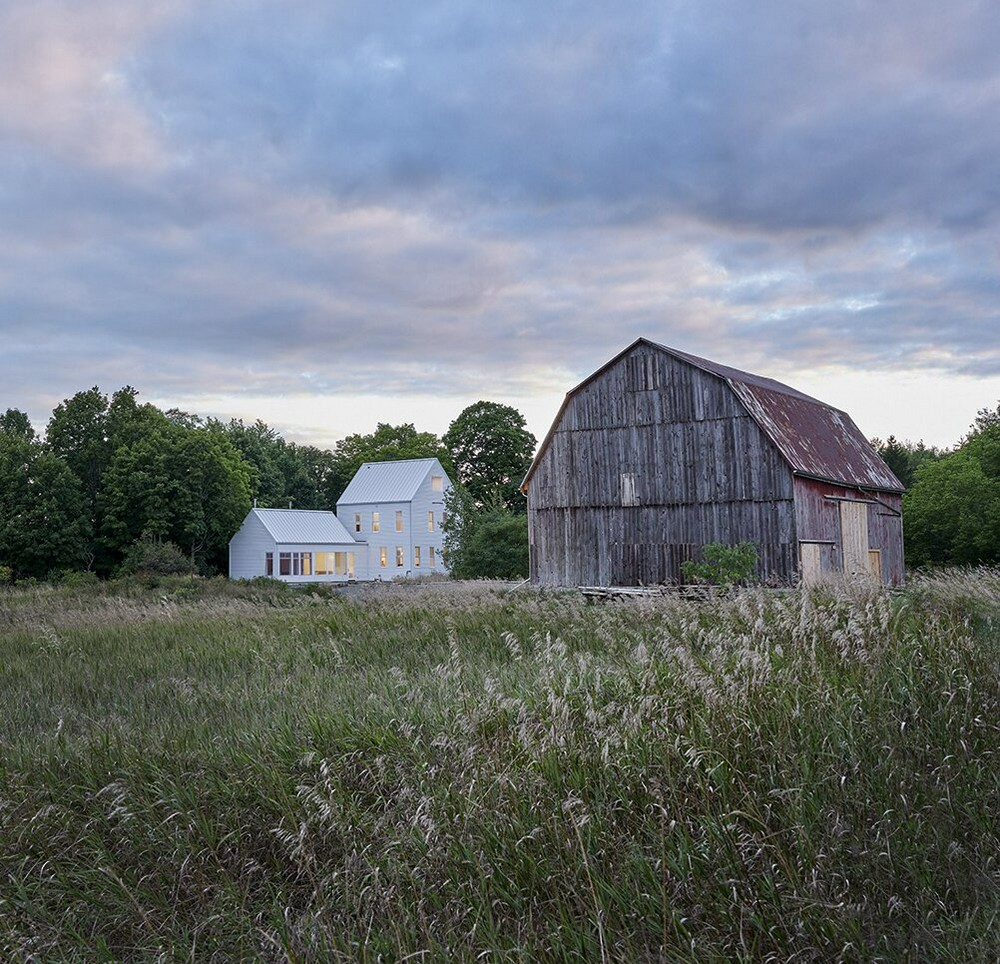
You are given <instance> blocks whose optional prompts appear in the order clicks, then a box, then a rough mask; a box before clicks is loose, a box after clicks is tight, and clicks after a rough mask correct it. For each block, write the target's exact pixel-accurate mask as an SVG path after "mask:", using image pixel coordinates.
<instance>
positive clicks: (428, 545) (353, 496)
mask: <svg viewBox="0 0 1000 964" xmlns="http://www.w3.org/2000/svg"><path fill="white" fill-rule="evenodd" d="M450 488H451V481H450V480H449V479H448V475H447V473H446V472H445V470H444V468H443V467H442V466H441V463H440V462H439V461H438V460H437V459H405V460H400V461H396V462H365V464H364V465H362V466H361V468H360V469H358V471H357V473H356V474H355V476H354V478H353V479H351V482H350V484H349V485H348V486H347V488H346V489H345V490H344V494H343V495H341V497H340V499H339V500H338V501H337V517H338V518H339V519H340V521H341V523H342V524H343V526H344V528H345V529H347V531H348V532H349V533H350V534H351V535H353V536H354V538H355V539H357V540H359V541H362V540H363V541H364V542H366V543H367V545H368V554H367V571H366V573H365V574H364V575H361V574H360V572H359V575H358V578H359V579H395V578H396V577H398V576H419V575H426V574H427V573H433V572H446V571H447V565H446V562H445V558H444V534H443V532H442V531H441V524H442V522H443V521H444V511H445V510H444V497H445V494H446V493H447V491H448V489H450Z"/></svg>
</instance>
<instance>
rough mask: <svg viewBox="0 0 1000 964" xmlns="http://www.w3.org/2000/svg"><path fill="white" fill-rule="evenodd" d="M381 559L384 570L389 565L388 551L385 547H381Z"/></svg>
mask: <svg viewBox="0 0 1000 964" xmlns="http://www.w3.org/2000/svg"><path fill="white" fill-rule="evenodd" d="M381 558H382V568H383V569H385V567H386V566H387V565H389V550H388V549H386V547H385V546H382V549H381Z"/></svg>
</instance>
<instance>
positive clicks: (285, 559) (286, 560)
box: [278, 552, 292, 576]
mask: <svg viewBox="0 0 1000 964" xmlns="http://www.w3.org/2000/svg"><path fill="white" fill-rule="evenodd" d="M291 574H292V554H291V553H290V552H279V553H278V575H279V576H290V575H291Z"/></svg>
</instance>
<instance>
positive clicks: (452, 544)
mask: <svg viewBox="0 0 1000 964" xmlns="http://www.w3.org/2000/svg"><path fill="white" fill-rule="evenodd" d="M444 502H445V510H446V520H445V523H444V546H445V551H446V553H447V554H448V568H449V570H450V571H451V574H452V575H453V576H454V577H455V578H456V579H520V578H524V577H525V576H527V575H528V516H527V514H525V513H515V512H511V510H510V509H508V508H507V506H505V505H498V504H494V505H491V506H487V507H486V508H480V507H479V506H478V505H476V502H475V500H474V499H473V497H472V495H471V493H470V492H469V491H468V490H466V489H464V488H462V487H461V486H455V487H453V488H452V489H450V490H449V492H448V494H447V495H446V496H445V500H444Z"/></svg>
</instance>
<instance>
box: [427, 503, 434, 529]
mask: <svg viewBox="0 0 1000 964" xmlns="http://www.w3.org/2000/svg"><path fill="white" fill-rule="evenodd" d="M427 531H428V532H433V531H434V510H433V509H432V510H431V511H430V512H428V513H427Z"/></svg>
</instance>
